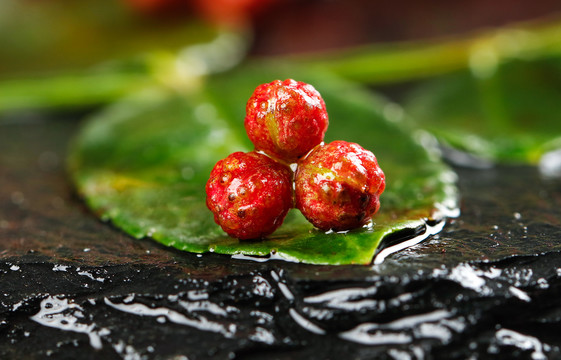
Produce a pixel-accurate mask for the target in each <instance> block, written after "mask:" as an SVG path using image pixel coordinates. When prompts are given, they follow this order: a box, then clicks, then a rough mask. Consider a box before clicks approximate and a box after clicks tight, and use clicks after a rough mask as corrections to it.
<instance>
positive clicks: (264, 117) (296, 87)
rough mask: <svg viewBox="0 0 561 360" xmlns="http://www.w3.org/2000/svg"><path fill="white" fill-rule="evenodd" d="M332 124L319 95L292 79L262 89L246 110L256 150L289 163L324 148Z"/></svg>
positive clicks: (252, 97) (310, 87)
mask: <svg viewBox="0 0 561 360" xmlns="http://www.w3.org/2000/svg"><path fill="white" fill-rule="evenodd" d="M328 123H329V121H328V117H327V110H326V108H325V102H324V101H323V99H322V97H321V95H320V94H319V92H318V91H317V90H316V89H314V87H313V86H312V85H308V84H306V83H303V82H299V81H295V80H291V79H287V80H285V81H280V80H275V81H273V82H271V83H268V84H262V85H259V86H258V87H257V88H256V89H255V91H254V93H253V95H252V96H251V97H250V99H249V101H248V102H247V106H246V117H245V129H246V131H247V135H248V136H249V139H250V140H251V141H252V142H253V145H255V149H256V150H261V151H263V152H265V153H267V154H269V155H271V156H273V157H275V158H277V159H279V160H281V161H284V162H286V163H294V162H296V161H297V160H298V159H299V158H301V157H303V156H304V155H306V154H307V153H308V152H309V151H310V150H311V149H313V148H314V147H315V146H316V145H318V144H320V143H321V142H322V141H323V136H324V134H325V131H326V130H327V125H328Z"/></svg>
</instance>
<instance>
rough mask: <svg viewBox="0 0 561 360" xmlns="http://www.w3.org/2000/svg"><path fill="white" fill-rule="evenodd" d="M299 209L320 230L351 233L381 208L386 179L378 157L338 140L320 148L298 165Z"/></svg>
mask: <svg viewBox="0 0 561 360" xmlns="http://www.w3.org/2000/svg"><path fill="white" fill-rule="evenodd" d="M295 182H296V193H295V195H296V207H297V208H298V209H299V210H300V211H301V212H302V214H304V216H305V217H306V218H307V219H308V221H310V222H311V223H312V224H313V225H314V226H315V227H317V228H318V229H320V230H330V229H332V230H334V231H343V230H350V229H354V228H357V227H360V226H362V225H365V224H366V223H368V221H369V220H370V219H371V218H372V216H373V215H374V214H375V213H376V212H377V211H378V209H379V208H380V194H381V193H382V192H383V191H384V189H385V186H386V180H385V176H384V173H383V171H382V170H381V169H380V167H379V166H378V162H377V160H376V157H375V156H374V154H372V153H371V152H370V151H368V150H365V149H363V148H362V147H361V146H360V145H358V144H355V143H349V142H346V141H334V142H332V143H330V144H327V145H320V146H317V147H316V148H315V149H314V150H312V152H311V153H310V154H309V155H308V156H307V157H306V158H305V159H303V160H302V161H301V162H300V163H299V164H298V169H297V170H296V179H295Z"/></svg>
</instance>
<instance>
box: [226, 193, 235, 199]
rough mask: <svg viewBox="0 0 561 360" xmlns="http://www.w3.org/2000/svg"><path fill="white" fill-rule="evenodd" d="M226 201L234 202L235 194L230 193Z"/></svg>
mask: <svg viewBox="0 0 561 360" xmlns="http://www.w3.org/2000/svg"><path fill="white" fill-rule="evenodd" d="M228 200H230V201H234V200H236V194H234V193H230V195H228Z"/></svg>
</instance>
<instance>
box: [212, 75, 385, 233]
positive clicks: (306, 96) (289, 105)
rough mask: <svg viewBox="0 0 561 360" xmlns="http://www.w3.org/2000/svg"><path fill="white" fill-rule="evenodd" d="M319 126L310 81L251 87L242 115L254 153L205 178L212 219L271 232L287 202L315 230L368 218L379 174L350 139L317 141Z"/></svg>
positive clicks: (322, 113)
mask: <svg viewBox="0 0 561 360" xmlns="http://www.w3.org/2000/svg"><path fill="white" fill-rule="evenodd" d="M327 125H328V118H327V110H326V108H325V103H324V101H323V99H322V97H321V95H320V94H319V92H317V90H316V89H314V87H313V86H311V85H309V84H305V83H302V82H298V81H294V80H290V79H289V80H285V81H280V80H276V81H273V82H271V83H269V84H263V85H260V86H258V87H257V88H256V89H255V91H254V93H253V95H252V96H251V98H250V99H249V101H248V103H247V107H246V117H245V129H246V131H247V134H248V136H249V139H250V140H251V141H252V142H253V144H254V145H255V151H251V152H248V153H243V152H236V153H233V154H231V155H230V156H228V157H227V158H225V159H223V160H220V161H219V162H218V163H216V165H215V166H214V169H212V172H211V174H210V179H209V180H208V182H207V184H206V193H207V200H206V203H207V206H208V208H209V209H210V210H211V211H212V212H213V213H214V220H215V221H216V223H217V224H219V225H220V226H221V227H222V229H223V230H224V231H225V232H226V233H228V234H229V235H230V236H233V237H236V238H238V239H258V238H263V237H265V236H267V235H270V234H272V233H273V232H274V231H275V230H276V229H277V228H278V227H279V226H280V225H281V224H282V222H283V220H284V218H285V216H286V214H287V213H288V211H289V210H290V209H291V208H293V207H296V208H297V209H299V210H300V211H301V212H302V214H303V215H304V216H305V217H306V218H307V219H308V220H309V221H310V222H311V223H312V224H313V225H314V226H315V227H317V228H319V229H321V230H330V229H332V230H334V231H341V230H349V229H353V228H357V227H360V226H363V225H365V224H366V223H368V222H369V221H370V219H371V218H372V216H373V215H374V214H375V213H376V212H377V211H378V209H379V208H380V199H379V197H380V194H381V193H382V192H383V191H384V188H385V185H386V182H385V176H384V173H383V172H382V170H381V169H380V167H379V166H378V162H377V161H376V157H375V156H374V154H372V153H371V152H370V151H368V150H365V149H363V148H362V147H361V146H359V145H358V144H354V143H349V142H346V141H334V142H332V143H330V144H327V145H324V144H323V137H324V134H325V131H326V130H327ZM294 163H296V164H297V165H296V172H293V171H292V169H291V168H290V165H289V164H294Z"/></svg>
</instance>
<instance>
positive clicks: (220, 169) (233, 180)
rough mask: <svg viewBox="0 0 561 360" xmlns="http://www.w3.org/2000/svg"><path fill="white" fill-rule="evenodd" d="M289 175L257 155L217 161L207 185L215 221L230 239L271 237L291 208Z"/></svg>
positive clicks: (276, 164) (280, 165) (271, 161)
mask: <svg viewBox="0 0 561 360" xmlns="http://www.w3.org/2000/svg"><path fill="white" fill-rule="evenodd" d="M292 184H293V181H292V171H291V170H290V168H288V167H287V166H285V165H283V164H281V163H279V162H277V161H275V160H273V159H271V158H270V157H268V156H266V155H263V154H260V153H257V152H254V151H252V152H249V153H243V152H235V153H233V154H231V155H230V156H228V157H227V158H225V159H223V160H220V161H219V162H218V163H216V165H215V166H214V168H213V169H212V172H211V174H210V178H209V180H208V182H207V184H206V194H207V199H206V204H207V206H208V208H209V209H210V210H211V211H212V212H213V213H214V221H215V222H216V223H217V224H218V225H220V226H221V227H222V229H223V230H224V231H225V232H226V233H228V235H230V236H232V237H236V238H238V239H242V240H244V239H258V238H263V237H265V236H267V235H269V234H271V233H273V232H274V231H275V230H276V229H277V228H278V227H279V226H280V225H281V224H282V222H283V220H284V217H285V216H286V214H287V213H288V210H290V208H291V207H292V205H293V186H292Z"/></svg>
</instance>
